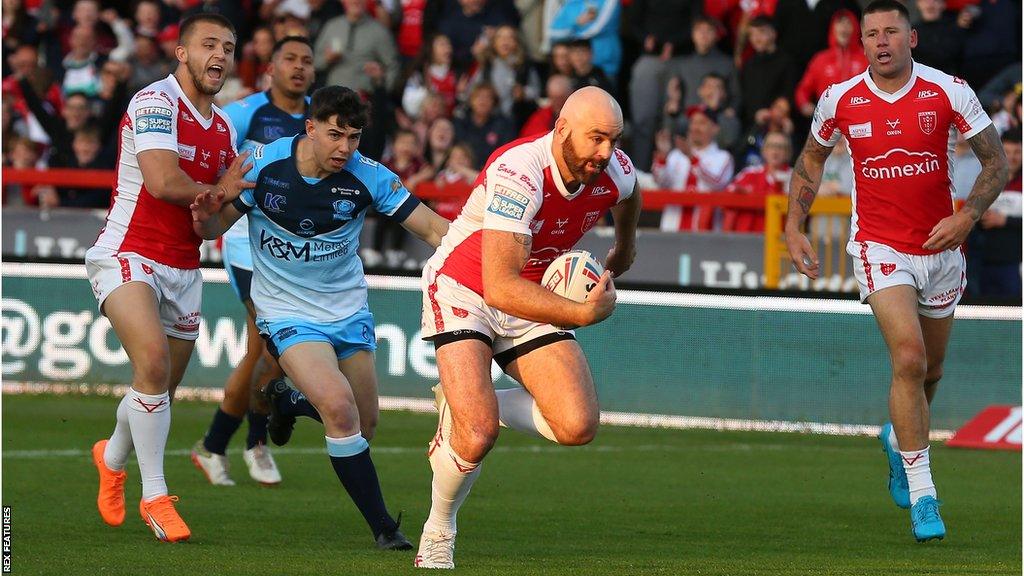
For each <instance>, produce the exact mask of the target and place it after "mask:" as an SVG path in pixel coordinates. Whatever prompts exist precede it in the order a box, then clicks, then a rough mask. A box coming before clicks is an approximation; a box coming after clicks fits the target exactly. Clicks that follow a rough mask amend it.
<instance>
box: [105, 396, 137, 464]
mask: <svg viewBox="0 0 1024 576" xmlns="http://www.w3.org/2000/svg"><path fill="white" fill-rule="evenodd" d="M131 395H132V390H129V391H128V393H127V394H125V395H124V397H123V398H121V403H120V404H118V405H117V425H116V426H114V433H113V434H111V435H110V440H107V447H106V449H105V450H103V463H104V464H106V466H107V468H109V469H111V470H115V471H117V470H124V464H125V462H127V461H128V455H129V454H131V453H132V427H131V426H130V425H129V423H128V402H129V397H130V396H131Z"/></svg>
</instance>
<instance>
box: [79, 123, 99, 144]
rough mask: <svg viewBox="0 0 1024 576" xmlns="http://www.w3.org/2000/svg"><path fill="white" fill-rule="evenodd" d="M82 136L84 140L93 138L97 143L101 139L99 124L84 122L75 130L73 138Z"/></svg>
mask: <svg viewBox="0 0 1024 576" xmlns="http://www.w3.org/2000/svg"><path fill="white" fill-rule="evenodd" d="M79 136H84V137H86V138H95V139H96V141H97V142H99V141H100V140H102V139H103V135H102V131H101V130H100V126H99V124H97V123H96V122H92V121H90V122H86V123H85V124H83V125H82V127H81V128H79V129H78V130H75V135H74V137H75V138H77V137H79Z"/></svg>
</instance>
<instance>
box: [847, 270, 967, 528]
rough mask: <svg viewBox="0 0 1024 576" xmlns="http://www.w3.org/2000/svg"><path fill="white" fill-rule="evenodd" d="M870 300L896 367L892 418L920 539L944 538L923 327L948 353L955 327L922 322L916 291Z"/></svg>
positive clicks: (886, 292)
mask: <svg viewBox="0 0 1024 576" xmlns="http://www.w3.org/2000/svg"><path fill="white" fill-rule="evenodd" d="M867 301H868V304H870V305H871V310H872V312H874V315H875V320H876V321H877V322H878V327H879V329H880V330H881V332H882V337H883V338H884V339H885V343H886V346H887V348H888V349H889V356H890V359H891V362H892V374H893V376H892V385H891V388H890V390H889V413H890V416H891V418H892V423H893V428H894V430H895V433H896V438H897V441H898V446H899V454H900V457H901V458H902V460H903V469H904V471H905V472H906V476H907V485H908V489H909V492H910V506H911V523H912V528H913V530H914V535H915V537H916V538H917V539H918V540H919V541H924V540H928V539H931V538H942V537H943V536H945V526H944V525H943V524H942V520H941V518H939V516H938V501H937V500H936V492H935V485H934V483H933V482H932V476H931V465H930V461H929V453H928V430H929V425H930V418H929V408H928V395H927V394H926V393H925V382H926V377H927V375H928V368H929V366H928V348H927V347H926V345H925V336H924V333H923V329H922V328H923V327H924V326H925V325H927V326H928V327H929V329H930V330H929V332H930V335H931V336H932V337H933V339H934V340H936V342H934V344H935V345H937V344H939V343H940V342H938V341H939V340H941V341H942V342H941V343H942V344H943V346H942V348H943V350H945V345H944V343H945V340H947V339H948V336H949V328H948V327H945V328H943V325H942V324H938V325H933V324H931V323H929V324H925V323H924V322H921V321H920V319H919V315H918V313H917V291H916V289H915V288H914V287H913V286H908V285H898V286H892V287H889V288H885V289H882V290H879V291H878V292H875V293H873V294H872V295H871V296H869V297H868V299H867ZM949 321H950V322H951V321H952V320H951V319H950V320H949ZM935 369H936V370H937V372H936V373H934V374H939V375H940V374H941V362H940V363H939V364H938V367H937V368H935ZM937 381H938V380H937V379H936V380H935V382H937ZM933 386H934V383H933ZM933 393H934V390H933Z"/></svg>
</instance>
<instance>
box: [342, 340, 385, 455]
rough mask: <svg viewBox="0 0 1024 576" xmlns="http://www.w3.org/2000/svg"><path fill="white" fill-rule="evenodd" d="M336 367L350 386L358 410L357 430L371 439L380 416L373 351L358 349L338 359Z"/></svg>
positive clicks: (367, 438) (364, 436)
mask: <svg viewBox="0 0 1024 576" xmlns="http://www.w3.org/2000/svg"><path fill="white" fill-rule="evenodd" d="M338 368H339V369H340V370H341V373H342V374H343V375H344V376H345V378H346V379H347V380H348V382H349V385H350V386H351V387H352V395H353V397H354V398H355V402H356V410H357V411H358V412H359V431H360V432H361V433H362V435H363V438H366V440H367V441H369V440H373V435H374V433H375V432H376V431H377V421H378V419H379V417H380V404H379V401H378V395H377V369H376V367H375V366H374V362H373V353H372V352H370V351H368V350H360V351H358V352H356V353H355V354H353V355H351V356H349V357H348V358H345V359H343V360H339V361H338Z"/></svg>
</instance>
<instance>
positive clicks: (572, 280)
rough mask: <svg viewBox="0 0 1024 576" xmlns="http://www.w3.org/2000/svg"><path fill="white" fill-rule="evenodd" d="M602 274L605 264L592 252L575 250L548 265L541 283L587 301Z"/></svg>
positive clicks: (573, 297) (577, 300)
mask: <svg viewBox="0 0 1024 576" xmlns="http://www.w3.org/2000/svg"><path fill="white" fill-rule="evenodd" d="M602 274H604V266H601V263H600V262H598V261H597V260H595V259H594V256H593V255H591V254H590V252H587V251H586V250H573V251H572V252H566V253H565V254H562V255H561V256H559V257H558V258H555V260H554V261H553V262H552V263H551V264H549V265H548V269H547V270H545V271H544V278H543V279H542V280H541V283H540V285H541V286H543V287H545V288H547V289H548V290H551V291H552V292H554V293H555V294H558V295H559V296H562V297H565V298H568V299H569V300H573V301H575V302H585V301H586V300H587V295H588V294H589V293H590V291H591V290H592V289H593V288H594V286H597V283H598V282H600V281H601V275H602Z"/></svg>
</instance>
